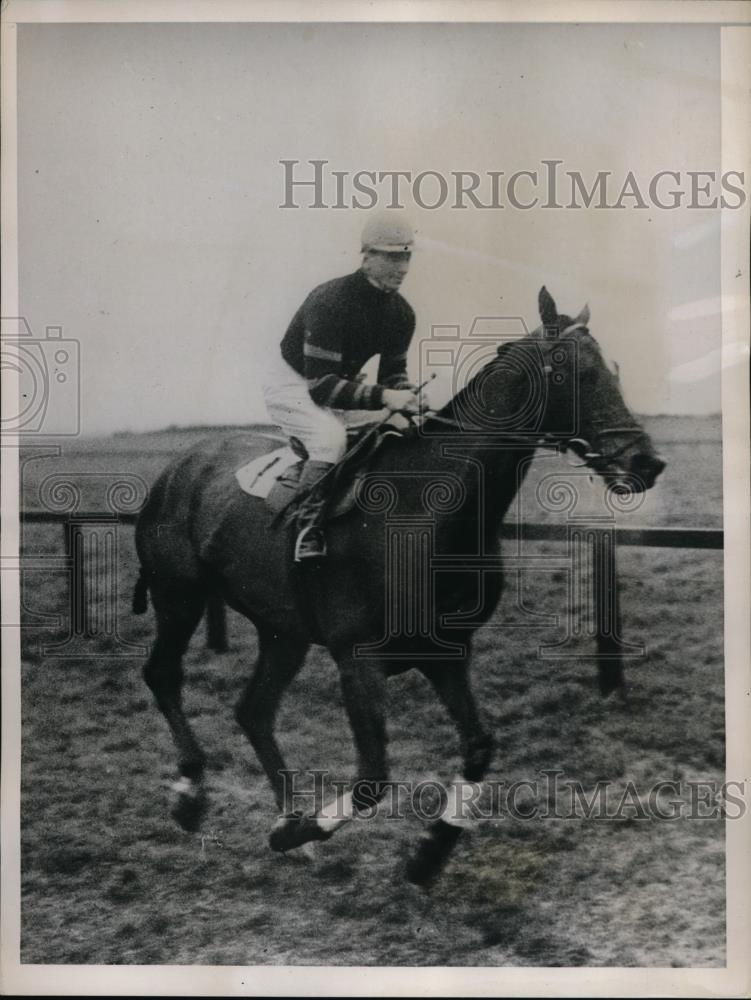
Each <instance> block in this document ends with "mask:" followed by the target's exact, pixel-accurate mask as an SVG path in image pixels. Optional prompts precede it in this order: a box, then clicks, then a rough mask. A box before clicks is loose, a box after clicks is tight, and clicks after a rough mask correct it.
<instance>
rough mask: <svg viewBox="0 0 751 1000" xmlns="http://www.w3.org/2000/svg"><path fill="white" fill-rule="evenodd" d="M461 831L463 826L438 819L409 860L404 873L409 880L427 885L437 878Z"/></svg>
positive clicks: (416, 883)
mask: <svg viewBox="0 0 751 1000" xmlns="http://www.w3.org/2000/svg"><path fill="white" fill-rule="evenodd" d="M461 832H462V831H461V827H458V826H452V825H451V824H450V823H445V822H444V821H443V820H437V821H436V823H434V824H433V826H432V828H431V830H430V832H429V833H426V834H424V835H423V837H422V838H421V840H420V843H419V844H418V846H417V850H416V851H415V854H414V855H413V857H411V858H410V859H409V861H408V862H407V867H406V870H405V873H404V874H405V876H406V879H407V881H408V882H411V883H412V884H413V885H421V886H427V885H429V883H430V882H432V881H433V879H435V878H437V876H438V875H440V873H441V872H442V871H443V869H444V867H445V865H446V862H447V861H448V859H449V855H450V854H451V851H452V850H453V849H454V844H455V843H456V842H457V840H458V839H459V837H460V836H461Z"/></svg>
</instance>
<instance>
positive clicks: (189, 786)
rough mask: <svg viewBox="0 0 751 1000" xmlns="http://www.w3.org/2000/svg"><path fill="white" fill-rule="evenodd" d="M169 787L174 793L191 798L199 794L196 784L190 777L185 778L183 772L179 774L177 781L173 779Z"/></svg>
mask: <svg viewBox="0 0 751 1000" xmlns="http://www.w3.org/2000/svg"><path fill="white" fill-rule="evenodd" d="M170 787H171V789H172V791H173V792H174V793H175V795H187V796H189V797H190V798H192V799H194V798H196V796H197V795H199V794H200V787H199V786H198V784H196V782H195V781H193V780H192V779H191V778H186V777H185V775H184V774H181V775H180V777H179V778H178V779H177V781H173V782H172V784H171V786H170Z"/></svg>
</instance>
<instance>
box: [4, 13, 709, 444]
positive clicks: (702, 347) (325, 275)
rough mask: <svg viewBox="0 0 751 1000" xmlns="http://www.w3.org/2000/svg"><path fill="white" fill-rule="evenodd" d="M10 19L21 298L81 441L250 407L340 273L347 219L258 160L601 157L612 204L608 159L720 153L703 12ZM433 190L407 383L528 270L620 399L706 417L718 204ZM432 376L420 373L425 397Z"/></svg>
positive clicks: (565, 163) (354, 163) (258, 413)
mask: <svg viewBox="0 0 751 1000" xmlns="http://www.w3.org/2000/svg"><path fill="white" fill-rule="evenodd" d="M18 36H19V37H18V130H19V159H18V185H19V205H18V207H19V285H20V303H21V311H22V313H23V315H24V316H25V317H26V318H27V320H28V321H29V323H30V325H31V328H32V330H33V333H34V335H35V337H37V338H40V339H41V338H43V337H44V335H45V329H46V327H48V326H61V327H62V328H63V336H64V337H66V338H72V339H75V340H77V341H78V342H79V345H80V406H81V429H82V431H83V433H90V434H99V433H109V432H112V431H118V430H147V429H156V428H160V427H165V426H168V425H189V424H223V423H240V424H242V423H246V422H250V421H256V420H263V419H265V410H264V406H263V401H262V395H261V390H260V379H261V375H260V373H261V371H262V369H263V365H264V361H265V359H267V358H268V357H269V356H270V353H271V352H273V351H275V350H278V343H279V341H280V340H281V337H282V336H283V334H284V331H285V329H286V326H287V324H288V323H289V321H290V319H291V317H292V315H293V314H294V312H295V310H296V308H297V307H298V305H299V304H300V302H301V301H302V300H303V298H304V297H305V295H306V294H307V293H308V292H309V291H310V290H311V289H312V288H313V287H314V286H315V285H317V284H319V283H321V282H322V281H326V280H328V279H330V278H333V277H336V276H338V275H342V274H346V273H348V272H350V271H352V270H354V269H355V268H356V267H358V266H359V256H358V251H359V242H358V241H359V233H360V231H361V229H362V226H363V225H364V223H365V221H366V218H367V212H366V211H364V210H358V209H356V208H352V207H347V208H343V209H336V208H333V207H326V208H323V209H315V208H310V207H307V204H308V199H307V198H306V196H305V194H304V193H303V192H302V191H301V192H300V194H299V202H300V203H301V207H300V208H297V209H290V208H287V209H284V208H280V207H279V206H280V204H281V203H282V202H283V200H284V183H283V182H284V169H283V167H282V166H281V164H280V161H281V160H284V159H297V160H299V161H301V162H302V163H303V164H305V163H307V161H309V160H311V159H316V158H318V159H325V160H327V161H328V166H327V168H326V169H327V170H329V171H331V170H341V171H347V172H350V174H352V173H354V172H356V171H358V170H372V171H388V170H409V171H412V173H413V175H416V174H417V173H419V172H420V171H425V170H430V171H436V172H439V173H441V174H443V175H446V176H448V175H449V174H450V172H451V171H460V170H464V171H474V172H475V173H478V174H480V175H486V174H487V172H488V171H504V172H505V175H506V177H508V175H509V174H511V173H512V172H513V171H515V170H540V169H541V161H542V160H544V159H558V160H561V161H562V166H561V168H560V169H561V170H564V171H566V170H568V171H580V172H581V173H582V175H583V176H584V177H585V178H587V180H588V182H589V183H590V184H591V181H592V180H593V179H594V177H595V175H596V173H597V172H598V171H600V170H607V171H611V172H612V174H613V177H614V178H616V180H615V181H614V182H613V185H614V187H613V191H614V194H613V198H612V200H615V198H616V197H617V193H618V190H619V189H620V186H621V181H622V179H623V178H625V176H626V174H627V173H628V171H629V170H630V171H633V173H634V175H635V176H636V178H637V180H638V181H639V182H640V186H643V187H644V189H645V190H646V187H647V184H648V181H649V178H650V177H651V176H653V175H654V174H655V173H657V172H658V171H660V170H675V171H680V172H682V173H683V174H684V176H685V172H686V171H689V170H694V171H696V170H714V171H716V172H717V173H718V174H719V171H720V103H719V102H720V89H719V59H720V53H719V32H718V29H717V28H716V27H713V26H701V25H685V26H679V25H649V26H646V25H627V24H624V25H616V24H612V25H583V26H576V25H553V24H547V25H545V24H541V25H504V24H478V25H426V24H421V25H420V24H406V25H388V24H376V25H374V24H357V25H354V24H338V25H331V24H329V25H323V24H318V25H317V24H306V25H295V24H265V25H254V24H194V25H191V24H143V25H139V24H112V25H106V24H70V25H54V24H49V25H20V26H19V29H18ZM307 170H308V173H310V172H311V168H310V167H308V168H307ZM485 183H486V184H487V182H485ZM680 186H681V187H683V188H684V189H686V188H687V187H688V182H687V181H686V180H685V179H684V180H683V181H682V183H681V185H680ZM434 190H435V189H434V188H431V187H430V186H429V185H426V187H425V188H424V189H423V191H424V200H425V201H427V200H428V199H429V198H433V191H434ZM482 190H483V191H484V190H486V187H484V188H483V189H482ZM565 190H566V191H567V188H566V189H565ZM379 191H381V192H382V193H383V192H384V191H385V189H384V188H379ZM519 192H520V195H521V196H523V197H527V192H528V188H526V187H525V186H524V184H520V186H519ZM540 193H542V194H543V195H544V190H543V191H538V194H540ZM481 197H484V195H482V194H481ZM327 198H328V200H329V202H333V200H334V196H333V192H331V193H329V194H327ZM452 203H453V202H452V200H449V201H447V203H446V204H445V205H444V206H443V207H439V208H437V209H434V210H430V209H427V208H423V207H420V206H419V205H418V204H415V203H414V202H413V201H412V200H411V199H410V197H407V198H406V201H405V204H406V209H407V212H408V214H409V216H410V218H411V220H412V222H413V223H414V225H415V227H416V229H417V236H418V242H417V249H416V251H415V254H414V256H413V261H412V267H411V270H410V273H409V275H408V277H407V279H406V281H405V283H404V286H403V289H402V292H403V294H404V295H405V297H406V298H407V299H408V301H409V302H410V303H411V304H412V306H413V307H414V309H415V312H416V314H417V330H416V336H415V342H414V344H413V351H412V354H411V357H410V367H411V370H412V371H413V373H414V374H415V375H416V374H417V369H418V359H419V355H420V341H425V340H426V339H428V338H430V337H431V331H432V330H433V329H434V327H437V326H452V325H456V326H458V327H459V328H460V331H461V336H463V337H469V335H470V330H471V329H472V322H473V319H474V318H475V317H518V316H521V317H523V318H524V320H525V321H526V323H527V325H528V326H530V327H532V326H534V325H536V323H537V321H538V317H537V293H538V290H539V288H540V286H541V285H543V284H545V285H546V286H547V287H548V289H549V290H550V291H551V293H552V294H553V296H554V297H555V299H556V301H557V303H558V306H559V309H560V311H561V312H567V313H569V314H571V315H575V314H576V313H577V312H578V311H579V309H581V307H582V306H583V305H584V303H585V302H588V303H589V306H590V310H591V316H592V319H591V323H590V329H591V332H592V333H593V335H594V336H595V337H596V338H597V339H598V340H599V342H600V344H601V346H602V347H603V350H604V352H605V354H606V355H607V356H608V357H610V358H612V359H615V360H617V361H618V363H619V365H620V371H621V380H622V384H623V387H624V391H625V395H626V398H627V400H628V401H629V402H630V404H631V405H632V406H633V407H634V409H636V410H637V411H638V412H640V413H645V414H648V413H695V414H703V413H711V412H717V411H719V409H720V385H719V382H720V377H719V361H718V358H719V349H720V343H721V331H720V313H719V301H720V300H719V296H720V219H719V211H718V210H717V209H709V208H707V209H704V208H700V209H697V208H694V209H689V208H686V207H680V208H678V209H675V210H662V209H659V208H657V207H655V206H652V205H650V206H649V207H648V208H646V209H635V208H633V207H631V205H632V202H631V201H626V204H627V205H628V206H629V207H627V208H625V209H621V210H611V209H605V210H598V209H595V208H590V209H584V208H579V209H576V210H567V209H553V210H545V209H542V208H540V207H537V208H534V209H530V210H519V209H515V208H513V207H511V206H508V205H507V207H506V208H504V209H477V208H474V207H469V208H466V209H463V210H462V209H457V208H453V207H451V206H452ZM381 204H384V203H383V202H381ZM498 325H499V328H500V326H502V325H503V324H502V322H500V321H499V324H498ZM491 327H492V324H491ZM423 351H424V348H423ZM449 387H450V383H449V381H448V379H447V378H446V377H444V375H443V374H442V375H441V378H439V379H438V380H437V381H436V384H435V386H434V387H433V389H432V392H433V393H434V395H433V398H434V400H435V402H442V401H443V398H445V396H446V395H447V394H448V391H449Z"/></svg>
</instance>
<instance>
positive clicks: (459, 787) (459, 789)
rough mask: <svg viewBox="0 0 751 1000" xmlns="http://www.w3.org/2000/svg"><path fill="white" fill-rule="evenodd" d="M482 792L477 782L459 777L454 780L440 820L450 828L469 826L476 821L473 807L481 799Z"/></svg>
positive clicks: (449, 788)
mask: <svg viewBox="0 0 751 1000" xmlns="http://www.w3.org/2000/svg"><path fill="white" fill-rule="evenodd" d="M480 791H481V789H480V785H479V784H478V783H477V782H470V781H464V780H463V779H462V778H460V777H458V776H457V777H456V778H454V780H453V781H452V782H451V784H450V785H449V787H448V789H447V793H446V806H445V808H444V810H443V812H442V813H441V815H440V819H442V820H443V822H444V823H448V824H449V826H460V827H466V826H468V825H469V824H470V823H471V822H472V820H473V819H474V816H473V814H472V805H473V804H474V803H476V802H477V801H478V799H479V798H480Z"/></svg>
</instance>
